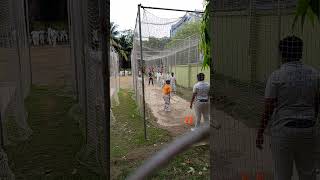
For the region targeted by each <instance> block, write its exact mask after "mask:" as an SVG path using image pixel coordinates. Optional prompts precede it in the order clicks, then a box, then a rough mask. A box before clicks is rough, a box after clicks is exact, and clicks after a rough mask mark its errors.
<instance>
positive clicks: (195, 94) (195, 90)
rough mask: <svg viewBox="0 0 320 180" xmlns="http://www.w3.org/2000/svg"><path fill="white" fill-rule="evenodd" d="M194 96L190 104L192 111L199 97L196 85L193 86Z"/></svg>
mask: <svg viewBox="0 0 320 180" xmlns="http://www.w3.org/2000/svg"><path fill="white" fill-rule="evenodd" d="M192 92H193V94H192V99H191V102H190V109H192V104H193V102H194V100H195V98H196V96H197V87H196V85H194V86H193V90H192Z"/></svg>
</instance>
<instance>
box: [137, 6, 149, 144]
mask: <svg viewBox="0 0 320 180" xmlns="http://www.w3.org/2000/svg"><path fill="white" fill-rule="evenodd" d="M140 9H141V4H139V5H138V13H139V14H138V15H139V36H140V64H141V69H142V70H141V77H142V98H143V100H142V101H143V102H142V104H143V124H144V139H145V140H147V122H146V102H145V97H144V96H145V94H144V63H143V50H142V32H141V12H140Z"/></svg>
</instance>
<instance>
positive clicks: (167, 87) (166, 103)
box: [162, 80, 172, 112]
mask: <svg viewBox="0 0 320 180" xmlns="http://www.w3.org/2000/svg"><path fill="white" fill-rule="evenodd" d="M171 91H172V90H171V86H170V80H166V84H165V85H164V86H163V88H162V93H163V100H164V111H167V112H168V111H170V93H171Z"/></svg>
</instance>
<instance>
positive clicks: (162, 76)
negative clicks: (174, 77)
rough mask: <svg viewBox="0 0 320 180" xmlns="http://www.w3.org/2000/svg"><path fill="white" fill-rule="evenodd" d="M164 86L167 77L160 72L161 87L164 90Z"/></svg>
mask: <svg viewBox="0 0 320 180" xmlns="http://www.w3.org/2000/svg"><path fill="white" fill-rule="evenodd" d="M164 85H165V77H164V74H163V73H162V72H160V87H161V88H163V86H164Z"/></svg>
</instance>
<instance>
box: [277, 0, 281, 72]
mask: <svg viewBox="0 0 320 180" xmlns="http://www.w3.org/2000/svg"><path fill="white" fill-rule="evenodd" d="M277 15H278V37H277V38H278V42H277V43H279V42H280V38H281V9H280V0H278V11H277ZM277 54H278V64H277V65H278V68H280V66H281V57H280V52H279V50H278V51H277Z"/></svg>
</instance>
